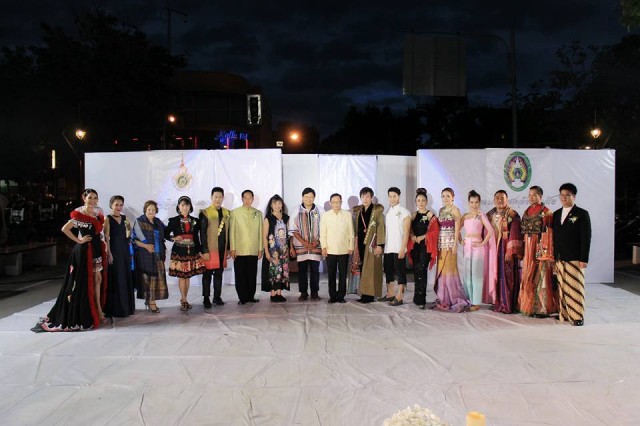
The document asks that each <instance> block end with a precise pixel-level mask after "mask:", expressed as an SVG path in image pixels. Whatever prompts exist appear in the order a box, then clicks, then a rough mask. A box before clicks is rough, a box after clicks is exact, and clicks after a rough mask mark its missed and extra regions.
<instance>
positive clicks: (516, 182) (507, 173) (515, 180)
mask: <svg viewBox="0 0 640 426" xmlns="http://www.w3.org/2000/svg"><path fill="white" fill-rule="evenodd" d="M531 172H532V170H531V162H530V161H529V158H528V157H527V156H526V155H525V154H524V153H523V152H520V151H515V152H512V153H511V154H509V156H508V157H507V159H506V160H505V162H504V181H505V182H506V183H507V185H509V188H511V189H512V190H514V191H522V190H524V189H525V188H526V187H527V186H529V182H531Z"/></svg>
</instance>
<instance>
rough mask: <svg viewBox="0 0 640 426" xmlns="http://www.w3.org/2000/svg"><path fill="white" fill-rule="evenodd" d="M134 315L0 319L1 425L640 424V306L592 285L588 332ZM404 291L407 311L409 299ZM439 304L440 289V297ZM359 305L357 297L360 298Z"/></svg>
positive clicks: (283, 311)
mask: <svg viewBox="0 0 640 426" xmlns="http://www.w3.org/2000/svg"><path fill="white" fill-rule="evenodd" d="M194 290H195V289H192V291H191V292H190V302H191V303H192V304H193V305H194V308H193V310H191V311H189V312H188V313H186V314H183V313H181V312H180V311H179V303H178V298H179V296H178V294H179V292H178V289H177V286H176V285H170V288H169V293H170V298H169V300H167V301H160V302H159V306H160V308H161V309H162V311H161V312H160V313H159V314H151V313H149V312H145V311H143V310H142V308H143V306H142V303H141V301H138V302H139V304H138V310H137V311H136V314H135V315H134V316H132V317H129V318H126V319H116V320H115V323H114V324H113V325H109V326H105V327H104V328H102V329H99V330H95V331H89V332H83V333H55V334H34V333H32V332H31V331H29V328H30V327H31V326H33V325H34V324H35V322H36V321H37V319H38V317H39V316H42V315H44V314H46V313H47V312H48V311H49V309H50V308H51V306H52V304H53V301H50V302H47V303H44V304H41V305H38V306H35V307H33V308H31V309H28V310H27V311H24V312H21V313H17V314H14V315H12V316H10V317H7V318H4V319H2V320H0V419H1V421H0V423H2V424H3V425H41V424H60V425H81V426H85V425H121V424H126V425H145V424H146V425H196V424H198V425H225V426H226V425H305V426H313V425H318V426H319V425H325V426H331V425H345V426H354V425H367V426H368V425H381V424H382V422H383V421H384V419H386V418H389V417H391V415H392V414H393V413H394V412H396V411H398V410H400V409H403V408H405V407H407V406H409V405H413V404H419V405H420V406H422V407H427V408H430V409H431V410H432V411H434V412H435V413H436V414H437V415H439V416H440V417H442V418H443V419H445V420H447V421H448V422H450V424H452V425H463V424H464V416H465V413H466V412H468V411H480V412H482V413H484V414H485V415H486V416H487V419H488V422H487V424H488V425H493V426H499V425H504V426H512V425H521V426H527V425H543V424H544V425H637V424H638V419H637V414H636V411H637V401H639V400H640V364H639V363H638V362H637V359H638V353H639V350H640V318H639V317H638V312H640V296H637V295H634V294H632V293H628V292H626V291H624V290H620V289H616V288H612V287H608V286H605V285H602V284H589V285H587V310H586V320H585V326H584V327H572V326H569V325H566V324H559V323H556V322H555V321H554V320H552V319H534V318H527V317H523V316H520V315H504V314H496V313H494V312H491V311H488V310H486V309H481V310H480V311H477V312H469V313H464V314H451V313H446V312H437V311H430V310H425V311H422V310H419V309H417V307H416V306H414V305H404V306H399V307H395V308H394V307H390V306H387V304H384V303H372V304H369V305H361V304H358V303H353V302H350V303H347V304H344V305H343V304H333V305H329V304H327V303H326V300H327V291H326V280H325V279H323V280H322V282H321V291H320V294H321V296H322V297H324V300H323V301H320V302H297V300H296V298H295V295H296V293H295V292H291V293H287V294H286V296H287V297H288V298H289V301H288V302H287V303H284V304H273V303H270V302H269V301H268V297H266V296H264V293H262V294H261V296H260V297H261V301H260V303H256V304H249V305H244V306H239V305H237V304H236V303H235V301H236V300H237V297H236V295H235V292H234V289H233V288H232V287H229V286H225V287H224V288H223V298H224V299H225V300H226V301H227V304H226V305H225V306H223V307H214V308H213V309H210V310H206V311H204V310H203V308H202V305H201V304H200V303H199V302H200V300H201V298H200V296H199V294H198V292H197V291H194ZM412 290H413V283H409V292H408V294H407V295H406V298H407V300H411V297H412ZM429 298H430V299H431V300H433V298H434V295H433V290H432V288H431V287H430V288H429ZM348 300H353V296H349V297H348Z"/></svg>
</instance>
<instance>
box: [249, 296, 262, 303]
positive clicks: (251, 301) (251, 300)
mask: <svg viewBox="0 0 640 426" xmlns="http://www.w3.org/2000/svg"><path fill="white" fill-rule="evenodd" d="M259 301H260V300H259V299H256V298H255V297H254V298H253V299H249V303H258V302H259Z"/></svg>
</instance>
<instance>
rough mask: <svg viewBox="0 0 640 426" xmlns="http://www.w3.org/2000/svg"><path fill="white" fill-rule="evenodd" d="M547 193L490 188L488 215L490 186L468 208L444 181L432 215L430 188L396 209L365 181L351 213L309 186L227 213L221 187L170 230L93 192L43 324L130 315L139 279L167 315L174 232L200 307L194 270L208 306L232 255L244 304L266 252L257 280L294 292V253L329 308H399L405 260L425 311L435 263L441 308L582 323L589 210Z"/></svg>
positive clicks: (276, 296)
mask: <svg viewBox="0 0 640 426" xmlns="http://www.w3.org/2000/svg"><path fill="white" fill-rule="evenodd" d="M542 194H543V192H542V188H540V187H539V186H532V187H531V188H530V190H529V202H530V206H529V207H528V208H527V209H526V210H525V211H524V213H523V215H522V218H521V217H520V215H519V214H518V213H517V212H516V211H515V210H514V209H513V208H512V207H511V206H510V205H509V202H508V196H507V193H506V191H503V190H499V191H497V192H496V193H495V194H494V205H495V207H494V208H493V209H491V210H490V211H489V212H488V213H487V214H485V213H483V212H482V211H481V210H480V203H481V197H480V195H479V194H478V193H477V192H475V191H471V192H470V193H469V195H468V198H467V200H468V211H467V213H465V214H464V215H463V214H461V212H460V209H459V208H458V207H457V206H455V204H454V200H455V193H454V191H453V189H451V188H444V189H443V190H442V192H441V200H442V208H441V209H440V210H439V212H438V214H437V215H436V214H435V213H434V212H432V211H430V210H429V209H428V208H427V205H428V194H427V191H426V190H425V189H424V188H419V189H418V190H417V191H416V196H415V204H416V211H415V212H413V213H411V212H410V211H409V210H408V209H407V208H406V207H404V206H402V205H401V204H400V195H401V191H400V189H398V188H396V187H391V188H389V190H388V193H387V195H388V200H389V208H388V209H387V211H386V213H385V212H384V210H385V209H384V207H383V206H382V205H381V204H377V203H375V202H374V192H373V190H372V189H371V188H369V187H364V188H362V189H361V190H360V194H359V195H360V201H361V204H360V205H358V206H356V207H354V208H353V209H351V210H350V211H349V210H344V209H342V196H341V195H340V194H338V193H335V194H332V195H331V197H330V200H329V203H330V206H331V209H330V210H329V211H327V212H321V211H320V209H319V208H318V206H317V205H316V204H315V197H316V193H315V191H314V190H313V189H312V188H305V189H304V190H303V191H302V202H301V203H300V204H299V205H298V206H296V207H295V208H294V209H292V212H291V215H290V216H289V215H287V214H286V213H285V206H284V201H283V199H282V197H280V196H279V195H274V196H273V197H271V199H270V200H269V202H268V204H267V208H266V212H265V215H264V217H263V215H262V212H261V211H259V210H258V209H255V208H254V207H253V206H252V204H253V200H254V194H253V192H252V191H251V190H245V191H243V192H242V206H240V207H238V208H236V209H234V210H233V211H229V210H228V209H226V208H224V207H223V206H222V203H223V200H224V190H223V189H222V188H220V187H214V188H213V189H212V190H211V205H210V206H209V207H207V208H205V209H203V210H201V211H200V212H199V214H198V217H194V216H192V213H193V204H192V202H191V199H190V198H189V197H187V196H182V197H180V198H179V200H178V203H177V206H176V213H177V216H175V217H172V218H170V219H169V220H168V223H167V224H166V225H165V224H164V223H163V222H162V221H161V220H160V219H159V218H157V217H156V214H157V213H158V204H157V203H156V202H155V201H152V200H149V201H147V202H146V203H145V204H144V207H143V214H142V215H141V216H140V217H138V218H137V219H136V220H135V221H134V223H133V224H131V223H130V222H129V221H128V220H127V218H126V217H125V215H123V214H122V211H123V206H124V198H123V197H122V196H119V195H116V196H113V197H111V199H110V201H109V207H110V209H111V213H110V214H109V215H107V217H106V218H105V216H104V213H103V211H102V210H101V209H100V208H99V207H98V194H97V192H96V191H95V190H93V189H86V190H85V191H84V193H83V194H82V199H83V201H84V205H83V206H81V207H79V208H77V209H75V210H74V211H73V212H72V213H71V219H70V220H69V222H67V223H66V224H65V225H64V226H63V228H62V232H63V233H65V235H67V237H68V238H69V239H71V240H73V241H74V242H75V243H76V245H75V246H74V248H73V250H72V253H71V256H70V259H69V268H68V269H67V272H66V275H65V279H64V283H63V286H62V288H61V290H60V294H59V296H58V298H57V300H56V303H55V305H54V307H53V308H52V309H51V311H50V312H49V314H48V315H47V316H46V317H45V318H42V319H41V320H40V321H39V322H38V324H36V326H35V327H34V328H33V330H34V331H37V332H38V331H75V330H87V329H91V328H95V327H98V326H99V325H100V324H101V323H102V322H103V321H105V319H106V318H107V317H112V316H115V317H123V316H127V315H131V314H133V313H134V310H135V302H134V288H137V296H138V298H143V299H144V300H145V305H146V307H147V309H148V310H149V311H150V312H152V313H157V312H159V311H160V309H159V308H158V306H157V304H156V301H157V300H162V299H167V298H168V296H169V292H168V288H167V281H166V271H165V259H166V249H165V240H169V241H172V242H173V245H172V248H171V254H170V262H169V272H168V273H169V275H170V276H173V277H177V278H178V280H179V284H178V287H179V290H180V310H181V311H188V310H190V309H192V305H191V304H190V303H189V301H188V291H189V285H190V279H191V277H193V276H196V275H202V296H203V305H204V308H206V309H210V308H212V306H213V305H214V304H215V305H224V301H223V300H222V298H221V290H222V274H223V271H224V269H225V267H226V264H227V259H228V258H232V259H233V260H234V273H235V288H236V292H237V295H238V304H241V305H244V304H246V303H256V302H258V301H259V300H258V299H257V298H256V297H255V291H256V281H257V273H258V260H260V259H261V258H263V256H264V259H263V262H262V271H261V278H262V285H261V289H262V291H265V292H268V293H269V294H270V300H271V302H274V303H281V302H285V301H286V298H285V297H284V296H283V294H282V291H283V290H289V289H290V284H289V262H290V260H292V259H295V260H296V261H297V262H296V264H297V268H298V286H299V291H300V295H299V297H298V300H300V301H305V300H308V299H309V298H310V299H311V300H321V297H320V295H319V267H320V262H321V261H322V260H323V259H326V262H327V269H328V271H327V272H328V291H329V300H328V302H329V303H331V304H332V303H345V296H346V295H347V293H357V294H359V295H360V298H359V299H358V300H357V302H359V303H371V302H374V301H376V300H377V301H384V302H388V304H389V305H390V306H399V305H402V304H404V293H405V291H406V288H407V257H408V258H409V260H410V262H411V263H412V264H413V271H414V282H415V291H414V295H413V303H415V304H416V305H418V306H419V307H420V309H425V308H426V306H427V280H428V271H429V270H432V269H433V267H434V266H436V265H437V267H436V271H435V284H434V291H435V293H436V301H435V304H434V305H433V308H434V309H437V310H441V311H452V312H464V311H474V310H477V309H479V307H480V305H482V304H485V305H490V306H491V308H492V309H493V310H494V311H496V312H502V313H515V312H520V313H522V314H524V315H528V316H543V317H547V316H550V315H554V314H559V319H560V320H561V321H569V322H571V323H572V324H574V325H582V324H583V320H584V274H583V271H584V268H586V266H587V263H588V261H589V247H590V239H591V225H590V218H589V214H588V212H587V211H586V210H584V209H581V208H579V207H577V206H576V205H575V196H576V194H577V188H576V187H575V185H573V184H571V183H566V184H563V185H562V186H561V187H560V200H561V202H562V206H563V207H562V208H561V209H558V210H557V211H556V212H551V211H550V210H549V208H547V207H546V206H545V205H544V203H542ZM74 228H75V230H76V231H75V232H74ZM459 244H462V245H463V250H462V252H463V256H464V261H463V265H464V268H463V271H462V273H460V271H458V260H457V253H458V245H459ZM383 273H384V277H385V279H384V282H386V294H384V295H383ZM554 277H555V279H554ZM212 281H213V298H211V286H212V285H211V284H212Z"/></svg>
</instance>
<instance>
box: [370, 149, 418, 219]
mask: <svg viewBox="0 0 640 426" xmlns="http://www.w3.org/2000/svg"><path fill="white" fill-rule="evenodd" d="M376 181H377V187H376V188H374V189H375V191H376V196H377V197H378V201H379V202H380V203H381V204H383V205H384V206H385V209H387V208H388V207H389V199H388V195H387V190H388V189H389V188H390V187H392V186H396V187H398V189H400V191H401V192H402V194H401V195H400V203H401V204H402V205H403V206H405V207H406V208H408V209H409V210H410V211H413V210H415V197H416V182H417V179H416V157H403V156H399V155H380V156H378V168H377V171H376Z"/></svg>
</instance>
